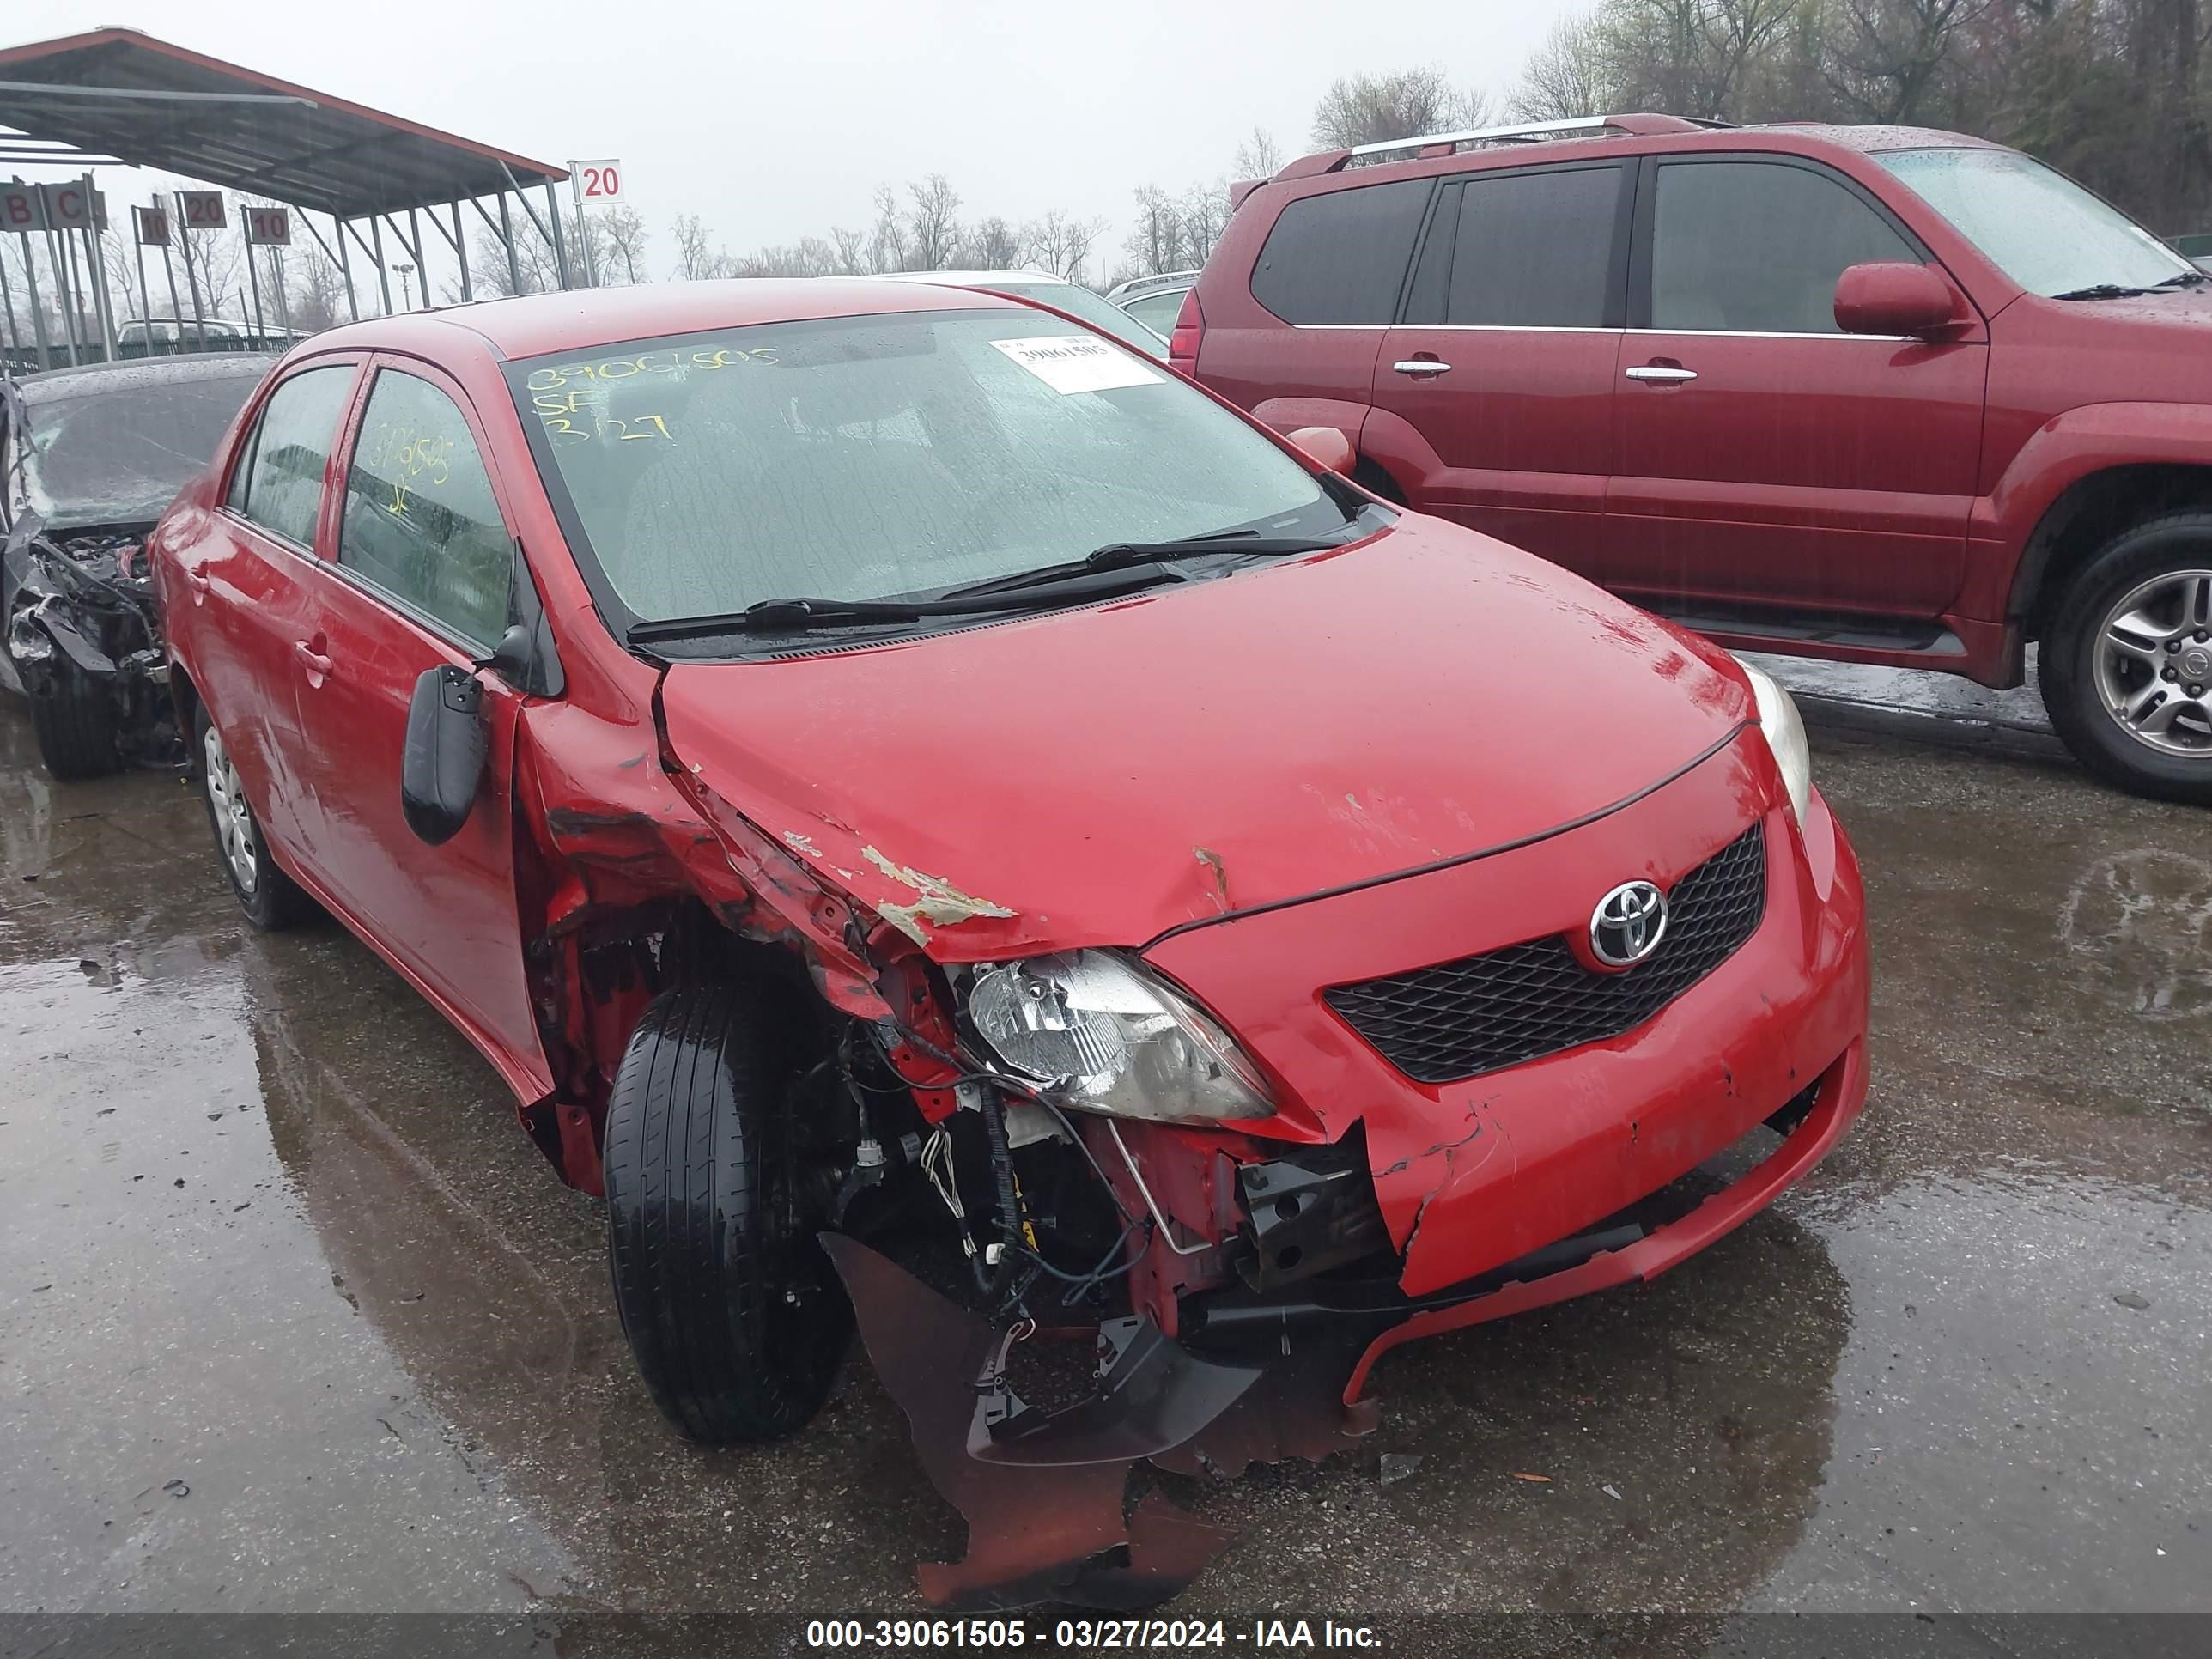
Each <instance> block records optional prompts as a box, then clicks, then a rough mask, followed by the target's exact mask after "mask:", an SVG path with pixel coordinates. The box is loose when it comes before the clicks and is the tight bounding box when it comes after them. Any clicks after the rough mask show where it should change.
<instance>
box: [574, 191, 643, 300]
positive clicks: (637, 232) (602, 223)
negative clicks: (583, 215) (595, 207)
mask: <svg viewBox="0 0 2212 1659" xmlns="http://www.w3.org/2000/svg"><path fill="white" fill-rule="evenodd" d="M586 223H587V224H589V225H590V226H591V227H592V229H593V230H594V231H595V232H596V233H597V234H595V235H594V237H593V244H594V246H593V249H592V251H593V252H595V253H597V254H598V255H599V281H601V282H602V283H642V282H645V281H647V270H649V267H648V266H647V264H646V262H645V249H646V244H647V243H648V242H650V241H651V240H653V238H652V235H651V234H650V233H648V232H647V229H646V228H645V216H644V215H643V214H641V213H640V212H639V211H638V210H636V209H635V208H634V207H611V208H607V209H605V210H602V211H600V212H599V213H598V214H596V215H594V216H592V217H591V218H589V219H587V220H586Z"/></svg>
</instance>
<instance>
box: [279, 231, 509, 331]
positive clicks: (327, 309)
mask: <svg viewBox="0 0 2212 1659" xmlns="http://www.w3.org/2000/svg"><path fill="white" fill-rule="evenodd" d="M292 252H293V253H294V255H295V258H293V260H292V261H291V269H290V271H289V276H290V279H291V284H292V289H291V295H290V301H289V303H290V306H291V310H292V326H293V327H295V328H303V329H306V330H307V331H308V332H309V333H311V334H312V333H314V332H316V331H319V330H321V329H325V328H334V327H336V326H337V325H338V324H339V323H340V322H342V321H343V320H344V314H343V313H342V312H341V310H340V306H341V304H342V302H343V301H344V299H345V278H344V276H343V275H342V274H341V273H340V271H339V270H338V267H337V261H336V260H334V259H332V258H331V256H330V255H329V254H327V253H325V252H323V250H322V248H321V247H320V246H318V245H316V244H314V243H312V242H311V243H309V244H308V245H307V246H306V247H305V248H295V249H293V250H292ZM506 269H507V267H506V261H505V260H504V259H503V258H502V259H501V262H500V274H501V276H504V275H506ZM469 274H470V276H471V277H472V278H474V279H475V280H476V281H477V282H479V283H481V282H482V281H483V278H482V277H481V276H478V275H477V271H476V270H475V269H474V268H473V267H471V270H470V273H469Z"/></svg>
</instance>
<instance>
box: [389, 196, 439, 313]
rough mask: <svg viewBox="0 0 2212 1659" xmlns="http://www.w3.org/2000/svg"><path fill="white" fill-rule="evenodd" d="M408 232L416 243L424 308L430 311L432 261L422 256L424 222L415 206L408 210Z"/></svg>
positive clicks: (416, 265)
mask: <svg viewBox="0 0 2212 1659" xmlns="http://www.w3.org/2000/svg"><path fill="white" fill-rule="evenodd" d="M430 222H431V223H432V224H435V223H437V220H436V219H435V218H433V219H432V220H431V221H430ZM392 228H393V229H395V230H396V229H398V226H396V225H395V226H393V227H392ZM407 234H408V236H409V238H410V240H412V241H413V242H414V244H415V274H416V276H419V277H421V278H422V309H423V310H425V311H428V309H429V308H430V262H429V261H428V259H425V258H423V257H422V220H421V219H419V218H418V217H416V212H415V210H414V209H413V208H409V209H408V210H407Z"/></svg>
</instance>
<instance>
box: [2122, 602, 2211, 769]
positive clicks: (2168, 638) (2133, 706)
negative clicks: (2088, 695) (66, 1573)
mask: <svg viewBox="0 0 2212 1659" xmlns="http://www.w3.org/2000/svg"><path fill="white" fill-rule="evenodd" d="M2094 649H2095V653H2096V659H2095V674H2096V685H2097V696H2098V700H2099V702H2101V703H2102V704H2103V706H2104V708H2105V712H2106V714H2109V715H2111V716H2112V722H2113V724H2114V725H2116V726H2118V727H2119V728H2120V730H2122V731H2123V732H2126V733H2127V734H2128V735H2129V736H2130V737H2131V738H2134V739H2135V740H2136V742H2138V743H2141V744H2146V745H2148V747H2150V748H2152V749H2155V750H2158V751H2159V752H2160V753H2161V754H2166V755H2178V756H2182V757H2187V758H2189V759H2192V760H2203V759H2212V570H2168V571H2164V572H2161V573H2160V574H2158V575H2156V576H2154V577H2152V578H2151V579H2150V580H2148V581H2146V582H2143V583H2141V584H2140V585H2138V586H2136V587H2134V588H2132V589H2130V591H2129V592H2127V593H2125V594H2124V595H2123V596H2122V597H2121V598H2120V599H2119V600H2118V602H2117V603H2116V604H2114V605H2112V608H2111V609H2110V610H2109V611H2106V613H2105V620H2104V622H2103V623H2102V624H2101V625H2100V627H2099V628H2098V629H2097V634H2096V640H2095V645H2094Z"/></svg>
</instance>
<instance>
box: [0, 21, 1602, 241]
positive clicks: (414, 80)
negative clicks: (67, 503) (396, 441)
mask: <svg viewBox="0 0 2212 1659" xmlns="http://www.w3.org/2000/svg"><path fill="white" fill-rule="evenodd" d="M1586 3H1587V0H1510V3H1509V0H1390V3H1388V4H1381V5H1352V4H1347V3H1345V0H1330V3H1322V0H1274V3H1269V4H1248V3H1243V0H1237V3H1226V0H1183V3H1179V4H1178V3H1163V0H1116V3H1113V4H1109V5H1093V6H1087V7H1086V6H1072V5H1065V4H1062V5H1052V4H1048V3H1045V0H1030V3H1025V4H1008V3H997V0H989V3H986V0H974V3H951V0H878V3H854V0H845V3H841V0H796V3H769V4H763V3H758V0H755V3H750V4H738V5H726V4H709V3H702V0H665V3H662V4H658V5H648V4H640V3H635V0H629V3H609V0H601V3H596V4H584V3H574V0H530V3H524V0H402V3H383V4H376V5H369V6H362V5H319V4H312V3H310V4H298V3H294V4H288V5H284V6H283V7H281V8H279V7H275V6H269V5H265V4H264V5H254V4H246V5H241V4H240V3H238V0H159V3H153V0H137V5H138V8H139V9H137V11H136V12H135V13H134V12H133V10H132V9H131V0H10V3H8V4H7V5H5V6H4V7H0V37H4V39H0V45H15V44H19V43H21V42H27V41H31V40H44V39H47V38H50V37H52V36H56V35H63V34H71V33H79V32H81V31H83V30H87V29H91V28H94V27H100V26H102V25H106V24H111V23H113V24H128V25H130V26H131V27H137V28H141V29H143V30H145V31H146V32H147V33H151V34H155V35H158V36H160V37H161V38H162V39H165V40H170V41H173V42H175V43H176V44H178V45H179V46H189V47H191V48H192V49H194V50H196V51H199V52H209V53H212V54H213V55H215V56H216V57H219V58H228V59H231V60H232V61H234V62H237V63H240V64H246V65H249V66H251V67H252V68H255V69H258V70H263V71H264V72H267V73H269V74H272V75H276V76H282V77H283V78H284V79H286V80H290V81H295V82H301V83H303V84H305V85H307V86H308V87H311V88H316V89H317V90H319V91H324V92H328V93H331V94H336V95H337V96H340V97H343V98H347V99H350V100H354V101H356V102H359V103H363V104H368V105H370V106H374V107H376V108H379V109H383V110H386V111H389V112H392V113H394V114H398V115H403V116H406V117H409V118H412V119H414V120H417V121H422V122H425V123H428V125H433V126H438V127H442V128H444V129H446V130H447V131H453V132H456V133H459V134H460V135H462V136H463V137H469V138H474V139H477V140H479V141H481V142H483V143H490V144H496V145H499V146H501V147H502V148H505V149H510V150H513V151H516V152H519V153H520V154H521V155H527V156H532V157H534V158H536V159H538V160H540V161H548V162H552V163H556V164H560V163H564V162H566V161H568V160H570V159H573V158H586V157H598V156H618V157H619V158H620V159H621V160H622V161H623V164H624V167H625V170H626V173H627V174H628V188H629V200H630V202H631V204H633V205H634V206H635V207H636V208H637V209H638V210H640V211H641V212H642V213H643V214H644V216H645V217H646V221H647V225H648V227H649V228H650V229H651V230H652V232H653V247H652V260H653V269H654V271H655V274H657V275H659V274H665V270H666V267H667V264H668V261H669V259H670V258H671V252H672V250H671V246H670V240H669V236H668V233H667V224H668V221H669V219H670V218H671V216H673V215H675V214H678V213H683V212H696V213H698V214H699V215H700V216H702V218H704V219H705V220H706V221H707V222H708V225H709V226H710V227H712V228H713V230H714V234H715V235H716V237H717V239H718V240H720V241H721V242H723V243H725V244H726V245H727V246H728V247H729V248H730V249H731V251H732V252H744V250H746V249H748V248H750V247H754V246H759V245H762V244H764V243H772V242H790V241H793V240H797V239H798V238H799V237H800V236H803V235H808V234H819V233H821V232H823V231H825V230H826V229H827V228H828V227H829V226H830V225H831V224H833V223H835V224H848V225H855V226H858V225H864V224H866V222H868V221H869V219H870V218H871V216H872V210H871V206H870V197H871V195H872V192H873V191H874V189H875V187H876V186H877V185H878V184H879V183H882V182H884V181H886V180H889V181H894V182H896V181H902V180H904V179H909V178H919V177H921V176H922V175H924V174H927V173H945V175H946V176H947V177H948V178H949V179H951V181H952V185H953V187H954V188H955V189H956V190H957V191H958V192H959V194H960V196H961V198H962V206H961V213H962V216H963V218H972V217H980V216H987V215H990V214H994V213H995V214H1000V215H1003V216H1005V217H1006V218H1007V219H1009V220H1012V221H1014V222H1019V221H1021V220H1023V219H1026V218H1030V217H1032V216H1035V215H1036V214H1039V213H1042V212H1043V211H1044V210H1047V209H1049V208H1054V207H1059V208H1064V209H1066V210H1068V211H1070V212H1071V213H1073V214H1075V215H1076V216H1082V217H1089V216H1104V217H1106V218H1108V219H1109V221H1110V222H1111V225H1112V228H1111V231H1110V232H1109V237H1108V239H1107V240H1108V243H1109V246H1108V247H1107V248H1105V249H1103V250H1102V251H1103V252H1105V254H1106V258H1105V260H1104V262H1103V263H1104V264H1106V265H1109V266H1110V265H1111V264H1113V263H1114V262H1115V258H1116V257H1117V256H1118V253H1119V248H1120V244H1121V239H1122V236H1123V235H1124V234H1125V233H1126V231H1127V227H1128V224H1129V222H1130V217H1131V214H1130V197H1129V192H1130V191H1131V189H1132V188H1133V186H1135V185H1141V184H1147V183H1154V184H1159V185H1164V186H1167V187H1168V188H1170V189H1180V188H1181V187H1182V186H1183V185H1187V184H1189V183H1192V182H1194V181H1195V180H1199V179H1212V178H1215V177H1218V176H1220V175H1222V174H1224V173H1227V172H1228V171H1229V166H1230V160H1231V156H1232V155H1234V153H1235V151H1236V149H1237V144H1238V143H1239V142H1240V141H1241V140H1242V139H1243V137H1245V135H1246V134H1248V133H1249V131H1250V130H1251V129H1252V127H1253V126H1254V125H1259V126H1261V127H1264V128H1267V130H1269V131H1272V132H1273V135H1274V136H1275V138H1276V140H1277V142H1278V143H1279V144H1280V145H1281V147H1282V149H1283V151H1284V154H1285V155H1286V156H1287V155H1297V154H1300V153H1301V152H1303V151H1304V150H1305V149H1310V148H1311V146H1310V144H1309V143H1308V142H1307V140H1308V129H1309V125H1310V120H1311V117H1312V112H1313V107H1314V104H1315V101H1316V100H1317V99H1318V98H1319V97H1320V95H1321V94H1322V91H1323V89H1324V88H1327V87H1328V83H1329V82H1331V81H1332V80H1334V78H1335V77H1336V76H1340V75H1345V74H1350V73H1354V72H1358V71H1363V70H1367V71H1372V70H1392V69H1400V68H1407V67H1411V66H1414V65H1418V64H1430V63H1433V64H1439V65H1441V66H1443V68H1444V69H1445V70H1448V71H1449V74H1450V75H1451V76H1453V77H1454V79H1455V80H1457V81H1459V82H1462V83H1463V84H1470V85H1474V86H1477V87H1481V88H1486V89H1488V90H1491V91H1492V92H1496V91H1499V90H1502V89H1503V88H1505V87H1506V86H1507V85H1509V84H1510V82H1512V81H1513V79H1514V78H1515V76H1516V75H1517V73H1518V72H1519V70H1520V67H1521V64H1522V61H1523V59H1524V58H1526V57H1527V56H1528V52H1529V51H1530V50H1531V48H1533V47H1534V46H1535V45H1536V44H1537V43H1538V42H1539V41H1540V40H1541V39H1542V38H1543V35H1544V33H1546V31H1547V30H1548V29H1549V28H1550V27H1551V25H1552V23H1553V21H1554V20H1555V19H1556V18H1558V17H1559V16H1560V15H1563V14H1565V13H1566V12H1568V11H1571V10H1575V9H1581V7H1582V6H1583V5H1584V4H1586ZM5 103H6V99H5V94H0V114H4V108H5ZM40 176H46V175H44V174H41V175H40ZM101 183H102V187H103V188H104V189H106V191H108V192H109V194H110V196H111V198H112V197H114V196H116V195H117V194H118V193H120V194H122V195H124V196H125V197H127V198H129V199H137V200H143V199H144V198H145V197H146V196H147V194H148V191H149V188H150V187H151V186H152V184H153V180H152V179H151V177H150V175H147V174H143V173H136V174H134V173H122V174H119V175H116V176H113V177H104V178H103V179H102V181H101ZM1101 274H1103V272H1102V271H1101V270H1100V268H1099V262H1097V260H1094V264H1093V269H1092V275H1093V276H1094V279H1095V278H1096V276H1098V275H1101Z"/></svg>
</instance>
